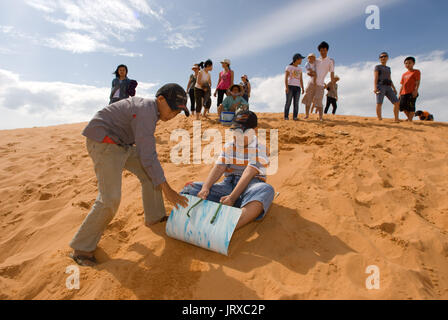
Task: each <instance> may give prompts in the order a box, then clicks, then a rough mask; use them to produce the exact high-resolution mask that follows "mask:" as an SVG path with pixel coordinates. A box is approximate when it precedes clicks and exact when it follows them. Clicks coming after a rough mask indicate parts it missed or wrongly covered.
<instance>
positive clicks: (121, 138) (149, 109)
mask: <svg viewBox="0 0 448 320" xmlns="http://www.w3.org/2000/svg"><path fill="white" fill-rule="evenodd" d="M186 104H187V95H186V93H185V91H184V89H182V87H180V86H179V85H177V84H167V85H165V86H163V87H162V88H160V89H159V91H158V92H157V93H156V99H143V98H137V97H133V98H129V99H125V100H121V101H119V102H115V103H113V104H111V105H109V106H108V107H106V108H104V109H102V110H100V111H98V112H97V114H96V115H95V116H94V118H93V119H92V120H91V121H90V122H89V124H88V125H87V127H86V128H85V129H84V131H83V135H84V136H85V137H86V138H87V151H88V153H89V155H90V157H91V158H92V161H93V164H94V168H95V174H96V177H97V180H98V197H97V198H96V201H95V204H94V205H93V208H92V210H91V211H90V213H89V214H88V216H87V217H86V218H85V220H84V222H83V223H82V225H81V227H80V228H79V230H78V232H77V233H76V235H75V236H74V238H73V240H72V241H71V243H70V246H71V247H72V248H73V249H74V251H73V253H72V254H71V255H70V256H71V257H72V258H73V260H75V261H76V262H77V263H78V264H80V265H84V266H93V265H95V264H96V260H95V256H94V251H95V249H96V247H97V244H98V242H99V241H100V238H101V236H102V234H103V232H104V230H105V229H106V227H107V225H108V224H109V223H110V221H111V220H112V219H113V217H114V216H115V213H116V212H117V211H118V207H119V205H120V199H121V178H122V172H123V169H127V170H129V171H130V172H132V173H133V174H135V175H136V176H137V177H138V179H139V180H140V182H141V185H142V198H143V208H144V211H145V223H146V225H148V226H149V225H152V224H155V223H158V222H161V221H164V220H165V219H166V217H165V215H166V213H165V206H164V203H163V197H162V193H163V194H164V195H165V198H166V200H167V201H169V202H170V203H172V204H173V205H176V206H177V204H179V205H181V206H183V207H186V206H187V203H188V199H187V198H186V197H184V196H181V195H180V194H178V193H177V192H176V191H174V190H173V189H172V188H171V187H170V185H169V184H168V182H167V181H166V179H165V175H164V172H163V169H162V166H161V165H160V162H159V160H158V157H157V152H156V139H155V136H154V132H155V129H156V125H157V122H158V121H159V120H162V121H169V120H171V119H173V118H174V117H176V116H177V115H178V114H179V113H180V112H181V111H184V112H185V114H186V116H187V117H188V116H189V112H188V109H187V107H186V106H185V105H186Z"/></svg>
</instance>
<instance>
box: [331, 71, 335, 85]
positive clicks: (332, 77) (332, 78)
mask: <svg viewBox="0 0 448 320" xmlns="http://www.w3.org/2000/svg"><path fill="white" fill-rule="evenodd" d="M331 82H332V83H335V80H334V71H333V72H332V73H331Z"/></svg>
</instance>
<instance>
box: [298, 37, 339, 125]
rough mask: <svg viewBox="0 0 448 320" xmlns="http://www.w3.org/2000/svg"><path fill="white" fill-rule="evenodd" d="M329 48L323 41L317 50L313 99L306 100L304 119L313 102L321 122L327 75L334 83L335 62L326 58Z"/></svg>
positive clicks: (307, 116) (307, 115) (308, 114)
mask: <svg viewBox="0 0 448 320" xmlns="http://www.w3.org/2000/svg"><path fill="white" fill-rule="evenodd" d="M329 49H330V46H329V45H328V43H326V42H325V41H323V42H322V43H321V44H320V45H319V46H318V47H317V50H319V52H320V58H319V59H317V60H316V87H315V90H314V97H313V99H311V98H309V99H308V98H307V100H306V101H305V102H306V117H305V119H308V118H309V116H310V108H311V104H312V103H313V102H314V103H315V105H316V108H317V110H318V111H319V120H320V121H323V114H324V106H323V99H324V95H325V78H326V76H327V74H328V73H330V75H331V81H332V82H333V83H334V65H335V62H334V60H333V59H331V58H330V57H329V56H328V50H329Z"/></svg>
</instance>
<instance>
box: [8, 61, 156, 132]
mask: <svg viewBox="0 0 448 320" xmlns="http://www.w3.org/2000/svg"><path fill="white" fill-rule="evenodd" d="M156 86H157V84H156V83H145V82H142V83H139V86H138V87H137V94H138V96H143V97H152V96H153V95H154V91H155V87H156ZM109 94H110V88H108V87H95V86H88V85H79V84H72V83H66V82H43V81H23V80H21V79H20V76H19V75H18V74H15V73H13V72H10V71H8V70H2V69H0V112H1V114H2V117H1V118H0V129H13V128H22V127H31V126H47V125H56V124H64V123H73V122H81V121H88V120H89V119H90V118H91V117H92V116H93V114H94V113H95V112H96V111H98V110H99V109H101V108H103V107H104V106H106V105H107V103H108V101H109Z"/></svg>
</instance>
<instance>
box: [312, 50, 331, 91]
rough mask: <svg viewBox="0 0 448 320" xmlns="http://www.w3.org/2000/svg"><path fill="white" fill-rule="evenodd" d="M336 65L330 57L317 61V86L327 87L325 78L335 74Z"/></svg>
mask: <svg viewBox="0 0 448 320" xmlns="http://www.w3.org/2000/svg"><path fill="white" fill-rule="evenodd" d="M334 65H335V62H334V60H333V59H332V58H330V57H328V56H327V57H326V58H325V59H322V57H320V58H319V59H317V60H316V73H317V76H316V84H317V85H318V86H320V87H324V86H325V78H326V77H327V74H328V73H329V72H334Z"/></svg>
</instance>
